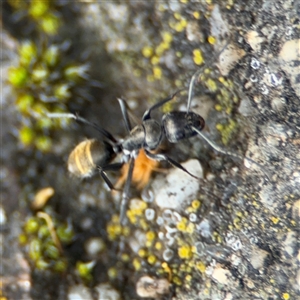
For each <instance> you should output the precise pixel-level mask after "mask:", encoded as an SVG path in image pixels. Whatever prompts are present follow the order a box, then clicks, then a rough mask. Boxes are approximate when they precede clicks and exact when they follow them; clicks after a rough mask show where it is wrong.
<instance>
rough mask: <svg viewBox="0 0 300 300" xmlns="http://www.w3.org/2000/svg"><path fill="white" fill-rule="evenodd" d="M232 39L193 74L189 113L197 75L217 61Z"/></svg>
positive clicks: (188, 104)
mask: <svg viewBox="0 0 300 300" xmlns="http://www.w3.org/2000/svg"><path fill="white" fill-rule="evenodd" d="M229 42H230V40H228V41H227V43H226V44H225V45H224V46H223V47H222V49H221V50H220V51H219V52H218V53H217V54H216V55H214V56H213V57H212V58H211V59H210V60H209V61H208V63H207V64H205V65H204V66H202V67H201V68H200V69H199V70H198V71H196V72H195V74H194V75H193V76H192V78H191V81H190V85H189V95H188V103H187V111H186V112H187V113H189V111H190V108H191V103H192V98H193V89H194V82H195V80H196V77H198V76H199V75H200V74H202V73H203V70H204V68H205V67H207V66H210V65H212V64H213V62H214V61H216V59H217V57H219V56H220V54H221V53H222V52H223V51H224V49H225V48H226V47H227V46H228V45H229Z"/></svg>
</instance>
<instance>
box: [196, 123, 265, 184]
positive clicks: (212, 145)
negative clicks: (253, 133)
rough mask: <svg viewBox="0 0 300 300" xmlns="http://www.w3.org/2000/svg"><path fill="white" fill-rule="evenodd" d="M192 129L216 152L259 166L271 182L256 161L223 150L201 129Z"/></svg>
mask: <svg viewBox="0 0 300 300" xmlns="http://www.w3.org/2000/svg"><path fill="white" fill-rule="evenodd" d="M192 129H193V130H194V131H196V132H197V133H198V134H199V135H200V136H201V137H202V138H203V139H204V140H205V141H206V142H207V143H208V144H209V145H210V146H211V147H212V148H214V149H215V150H216V151H218V152H220V153H223V154H225V155H229V156H232V157H235V158H238V159H240V160H243V159H246V160H247V161H249V162H250V163H252V164H255V165H256V166H258V167H259V168H260V169H261V170H262V172H263V173H264V174H265V175H266V177H267V178H268V180H270V177H269V175H268V173H267V172H266V171H265V170H264V168H263V167H262V166H261V165H260V164H259V163H257V162H256V161H254V160H253V159H251V158H249V157H242V156H241V155H238V154H236V153H233V152H231V151H227V150H224V149H222V148H221V147H220V146H218V145H217V144H215V143H214V142H213V141H211V140H210V139H209V138H207V137H206V136H205V135H204V134H203V133H202V132H201V131H200V130H199V129H197V128H196V127H194V126H192Z"/></svg>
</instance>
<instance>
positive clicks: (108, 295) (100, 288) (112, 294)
mask: <svg viewBox="0 0 300 300" xmlns="http://www.w3.org/2000/svg"><path fill="white" fill-rule="evenodd" d="M95 290H96V291H97V292H98V298H97V300H104V299H105V300H120V299H121V296H120V294H119V292H118V291H116V290H115V289H114V288H113V287H112V286H111V285H110V284H108V283H102V284H99V285H97V286H96V287H95Z"/></svg>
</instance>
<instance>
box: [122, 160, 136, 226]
mask: <svg viewBox="0 0 300 300" xmlns="http://www.w3.org/2000/svg"><path fill="white" fill-rule="evenodd" d="M133 169H134V158H133V157H131V158H130V160H129V170H128V174H127V179H126V182H125V186H124V189H123V194H122V200H121V208H120V223H121V225H123V226H124V225H126V218H125V213H126V209H127V205H128V200H129V190H130V184H131V179H132V174H133Z"/></svg>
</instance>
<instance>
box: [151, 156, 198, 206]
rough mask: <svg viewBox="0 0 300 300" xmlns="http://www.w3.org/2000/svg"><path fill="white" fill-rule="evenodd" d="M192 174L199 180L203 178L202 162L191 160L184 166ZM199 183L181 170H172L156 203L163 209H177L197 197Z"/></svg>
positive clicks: (159, 192)
mask: <svg viewBox="0 0 300 300" xmlns="http://www.w3.org/2000/svg"><path fill="white" fill-rule="evenodd" d="M182 166H183V167H184V168H186V169H187V170H188V171H189V172H190V173H192V174H193V175H195V176H198V177H199V178H202V177H203V170H202V166H201V164H200V162H199V161H198V160H196V159H191V160H189V161H187V162H185V163H183V164H182ZM199 188H200V185H199V181H198V180H197V179H195V178H193V177H191V176H190V175H189V174H186V173H185V172H183V171H182V170H180V169H172V171H171V172H170V173H169V174H168V176H167V177H166V179H165V184H164V185H163V186H162V187H161V188H160V189H159V190H158V191H157V193H156V197H155V201H156V204H157V205H158V206H159V207H161V208H172V209H176V208H178V207H180V206H181V205H182V203H183V202H184V201H190V200H192V199H193V198H195V197H196V196H197V193H198V191H199Z"/></svg>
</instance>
